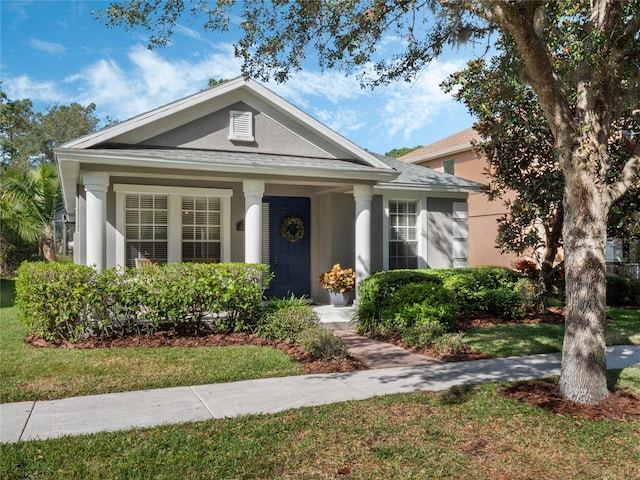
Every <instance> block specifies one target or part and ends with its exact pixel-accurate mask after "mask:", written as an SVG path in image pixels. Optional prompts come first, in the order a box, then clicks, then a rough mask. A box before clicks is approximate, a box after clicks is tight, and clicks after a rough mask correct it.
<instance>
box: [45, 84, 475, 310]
mask: <svg viewBox="0 0 640 480" xmlns="http://www.w3.org/2000/svg"><path fill="white" fill-rule="evenodd" d="M55 154H56V161H57V165H58V169H59V174H60V179H61V184H62V191H63V197H64V204H65V208H66V211H67V214H68V217H69V219H70V221H73V222H75V233H74V236H73V237H74V238H73V242H74V261H75V263H79V264H85V265H95V267H96V268H98V269H104V268H112V267H116V266H125V265H126V266H134V264H135V259H136V258H150V259H154V260H156V261H159V262H186V261H214V262H218V261H219V262H247V263H266V264H268V265H270V268H271V271H272V272H273V273H274V274H275V279H274V282H273V283H272V285H271V286H270V288H269V291H268V292H267V294H268V295H271V296H284V295H288V294H289V293H293V294H295V295H297V296H300V295H307V296H309V297H310V298H311V299H312V300H313V301H314V302H316V303H327V302H328V294H327V292H326V291H324V290H322V289H321V286H320V285H319V284H318V282H317V281H316V279H317V277H318V275H320V274H321V273H322V272H324V271H327V270H329V269H330V268H331V266H332V265H333V264H334V263H338V262H339V263H341V264H342V265H343V266H345V267H353V268H354V269H355V270H356V274H357V280H358V281H361V280H362V279H364V278H366V277H367V276H368V275H370V274H371V273H372V272H375V271H379V270H383V269H390V268H426V267H431V268H445V267H453V266H465V265H467V251H468V242H467V236H468V235H467V231H468V229H467V196H468V194H469V193H471V192H478V191H479V189H480V186H479V185H478V184H476V183H475V182H472V181H468V180H464V179H461V178H457V177H455V176H451V175H446V174H442V173H439V172H437V171H435V170H431V169H427V168H424V167H419V166H417V165H412V164H410V163H405V162H399V161H397V160H394V159H391V158H388V157H384V156H380V155H375V154H372V153H370V152H368V151H366V150H364V149H362V148H360V147H358V146H356V145H354V144H353V143H352V142H350V141H349V140H347V139H345V138H344V137H342V136H340V135H339V134H337V133H336V132H334V131H332V130H331V129H329V128H328V127H327V126H325V125H323V124H322V123H320V122H318V121H317V120H315V119H314V118H312V117H311V116H309V115H307V114H306V113H304V112H303V111H301V110H299V109H298V108H297V107H295V106H293V105H292V104H290V103H289V102H287V101H285V100H284V99H283V98H281V97H279V96H278V95H276V94H274V93H273V92H272V91H270V90H269V89H267V88H266V87H264V86H263V85H261V84H259V83H256V82H254V81H252V80H245V79H243V78H237V79H234V80H231V81H228V82H225V83H223V84H220V85H218V86H215V87H213V88H211V89H208V90H204V91H201V92H199V93H196V94H195V95H192V96H189V97H187V98H184V99H181V100H177V101H175V102H173V103H170V104H168V105H165V106H163V107H160V108H157V109H155V110H152V111H150V112H147V113H144V114H142V115H139V116H137V117H134V118H132V119H130V120H127V121H124V122H121V123H118V124H116V125H113V126H110V127H108V128H105V129H103V130H100V131H98V132H94V133H92V134H89V135H87V136H84V137H82V138H78V139H76V140H73V141H71V142H68V143H67V144H65V145H63V146H61V147H60V148H58V149H57V150H56V152H55Z"/></svg>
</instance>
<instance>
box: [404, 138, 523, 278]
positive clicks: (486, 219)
mask: <svg viewBox="0 0 640 480" xmlns="http://www.w3.org/2000/svg"><path fill="white" fill-rule="evenodd" d="M479 138H480V137H479V136H478V134H477V133H476V131H475V130H474V129H473V128H467V129H465V130H462V131H460V132H457V133H454V134H453V135H450V136H448V137H445V138H442V139H441V140H438V141H436V142H434V143H432V144H430V145H427V146H425V147H421V148H418V149H416V150H414V151H412V152H409V153H407V154H406V155H403V156H402V157H400V158H398V160H401V161H403V162H405V163H410V164H413V165H422V166H425V167H429V168H433V169H434V170H437V171H439V172H446V173H449V174H451V175H455V176H457V177H461V178H464V179H467V180H471V181H473V182H477V183H481V184H487V183H488V181H487V177H486V176H485V174H484V172H485V169H486V168H487V162H486V160H485V159H484V158H478V157H477V156H476V154H475V153H473V150H472V145H471V142H472V141H474V140H478V139H479ZM508 198H510V196H509V195H508V194H507V195H505V196H504V197H503V198H502V199H501V200H496V201H490V200H489V198H488V197H487V196H486V195H484V194H482V193H481V192H471V193H470V195H469V199H468V205H469V239H470V242H469V257H468V261H469V266H472V267H478V266H483V265H495V266H503V267H512V266H513V264H514V263H515V262H516V261H517V260H518V257H517V255H515V254H512V253H500V249H499V248H497V247H496V237H497V235H498V222H497V220H498V218H500V217H502V216H503V215H504V214H505V213H507V207H506V206H505V204H504V201H503V200H507V199H508Z"/></svg>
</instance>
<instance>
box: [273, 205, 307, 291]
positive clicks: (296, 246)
mask: <svg viewBox="0 0 640 480" xmlns="http://www.w3.org/2000/svg"><path fill="white" fill-rule="evenodd" d="M263 201H264V202H265V203H268V204H269V265H270V267H271V272H272V273H273V274H274V279H273V281H272V282H271V285H270V287H269V289H268V291H267V292H266V293H267V295H268V296H270V297H287V296H290V295H291V294H293V295H295V296H296V297H301V296H303V295H306V296H307V297H309V296H310V294H311V288H310V280H309V275H310V272H311V236H310V233H311V232H310V228H309V227H310V223H311V222H310V221H309V217H310V208H309V206H310V202H309V198H307V197H264V199H263Z"/></svg>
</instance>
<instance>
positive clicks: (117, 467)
mask: <svg viewBox="0 0 640 480" xmlns="http://www.w3.org/2000/svg"><path fill="white" fill-rule="evenodd" d="M636 370H637V369H636ZM498 388H499V386H498V385H484V386H480V387H477V388H471V387H469V388H464V389H463V390H464V391H463V392H461V391H460V390H461V389H459V388H458V389H455V391H454V390H452V391H450V392H443V393H430V394H420V393H414V394H403V395H390V396H384V397H377V398H373V399H369V400H363V401H353V402H345V403H338V404H333V405H327V406H321V407H314V408H305V409H301V410H290V411H286V412H282V413H278V414H275V415H259V416H245V417H239V418H233V419H220V420H211V421H206V422H200V423H193V424H186V425H179V426H163V427H160V428H152V429H141V430H133V431H128V432H118V433H100V434H95V435H90V436H82V437H67V438H61V439H55V440H47V441H31V442H19V443H15V444H5V445H0V472H4V477H2V478H10V479H13V478H42V479H60V478H83V479H151V478H153V479H175V478H189V479H210V478H220V479H300V478H304V479H312V480H313V479H330V478H344V479H352V480H356V479H357V480H361V479H362V480H364V479H382V478H389V479H391V478H393V479H396V478H397V479H408V478H416V479H497V478H509V479H521V480H526V479H531V480H533V479H536V480H537V479H542V478H544V479H547V480H554V479H563V480H573V479H575V480H578V479H579V480H585V479H586V480H588V479H623V478H624V479H638V478H640V475H639V473H638V465H639V464H640V425H639V424H638V422H611V421H606V420H604V421H588V420H576V419H572V418H569V417H561V416H556V415H552V414H550V413H548V412H546V411H544V410H541V409H538V408H534V407H531V406H528V405H525V404H521V403H518V402H514V401H510V400H507V399H505V398H504V397H501V396H500V395H498V393H497V390H498ZM0 475H1V474H0Z"/></svg>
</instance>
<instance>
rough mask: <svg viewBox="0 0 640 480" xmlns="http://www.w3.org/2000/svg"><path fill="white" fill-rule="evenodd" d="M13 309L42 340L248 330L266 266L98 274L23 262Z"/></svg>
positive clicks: (255, 314) (87, 269) (173, 267)
mask: <svg viewBox="0 0 640 480" xmlns="http://www.w3.org/2000/svg"><path fill="white" fill-rule="evenodd" d="M17 273H18V277H17V280H16V305H17V306H18V307H19V308H20V310H21V311H22V321H23V322H24V323H25V324H26V325H27V326H28V327H29V331H30V332H31V333H33V334H35V335H39V336H42V337H44V338H46V339H48V340H54V341H55V340H68V341H71V342H75V341H78V340H79V339H81V338H86V337H88V336H90V335H126V334H129V333H152V332H155V331H159V330H171V329H175V330H178V331H194V330H198V329H200V328H205V326H206V328H215V329H217V330H221V331H246V330H249V329H251V328H252V327H253V326H255V324H256V323H257V320H258V318H259V315H260V311H261V302H262V293H263V285H264V283H263V278H266V277H267V276H268V267H267V266H265V265H256V264H243V263H221V264H191V263H182V264H168V265H149V266H145V267H142V268H139V269H118V270H117V269H111V270H105V271H103V272H96V271H95V270H94V269H93V268H91V267H86V266H82V265H74V264H61V263H41V262H37V263H23V264H22V265H21V266H20V268H19V269H18V272H17Z"/></svg>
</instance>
